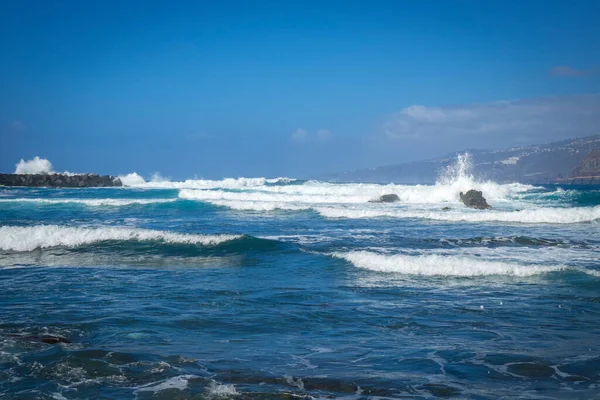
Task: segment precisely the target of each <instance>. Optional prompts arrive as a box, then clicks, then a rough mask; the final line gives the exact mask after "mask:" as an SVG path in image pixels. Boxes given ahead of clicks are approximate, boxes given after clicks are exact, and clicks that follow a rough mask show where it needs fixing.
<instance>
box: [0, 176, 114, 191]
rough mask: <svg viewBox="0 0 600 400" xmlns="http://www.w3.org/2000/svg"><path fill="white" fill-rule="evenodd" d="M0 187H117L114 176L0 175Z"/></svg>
mask: <svg viewBox="0 0 600 400" xmlns="http://www.w3.org/2000/svg"><path fill="white" fill-rule="evenodd" d="M0 186H30V187H73V188H77V187H79V188H81V187H119V186H123V184H122V183H121V180H120V179H119V178H117V177H115V176H110V175H98V174H77V175H66V174H0Z"/></svg>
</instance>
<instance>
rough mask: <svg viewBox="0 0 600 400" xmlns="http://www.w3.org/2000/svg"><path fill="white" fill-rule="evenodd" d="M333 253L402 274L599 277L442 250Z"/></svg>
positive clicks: (362, 265) (373, 268) (561, 267)
mask: <svg viewBox="0 0 600 400" xmlns="http://www.w3.org/2000/svg"><path fill="white" fill-rule="evenodd" d="M333 256H334V257H337V258H341V259H344V260H346V261H349V262H351V263H352V264H353V265H354V266H356V267H358V268H362V269H367V270H371V271H376V272H391V273H398V274H404V275H420V276H453V277H478V276H493V275H503V276H516V277H527V276H533V275H539V274H545V273H550V272H556V271H565V270H573V271H578V272H583V273H586V274H589V275H592V276H599V277H600V273H599V272H598V271H595V270H586V269H583V268H576V267H569V266H566V265H552V266H550V265H525V264H519V263H512V262H502V261H491V260H481V259H478V258H476V257H468V256H451V255H450V256H449V255H442V254H427V255H405V254H396V255H386V254H377V253H373V252H369V251H352V252H347V253H334V254H333Z"/></svg>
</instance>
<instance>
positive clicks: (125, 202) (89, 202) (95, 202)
mask: <svg viewBox="0 0 600 400" xmlns="http://www.w3.org/2000/svg"><path fill="white" fill-rule="evenodd" d="M175 201H177V199H69V198H65V199H40V198H37V199H29V198H12V199H0V203H35V204H69V203H72V204H83V205H86V206H92V207H98V206H114V207H121V206H129V205H132V204H142V205H143V204H154V203H172V202H175Z"/></svg>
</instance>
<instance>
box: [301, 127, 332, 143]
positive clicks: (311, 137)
mask: <svg viewBox="0 0 600 400" xmlns="http://www.w3.org/2000/svg"><path fill="white" fill-rule="evenodd" d="M332 137H333V133H331V131H330V130H329V129H319V130H318V131H317V132H316V133H315V134H312V133H310V132H309V131H307V130H306V129H302V128H298V129H296V130H295V131H294V132H292V139H293V140H294V141H296V142H311V141H319V142H326V141H328V140H330V139H331V138H332Z"/></svg>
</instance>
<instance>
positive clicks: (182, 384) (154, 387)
mask: <svg viewBox="0 0 600 400" xmlns="http://www.w3.org/2000/svg"><path fill="white" fill-rule="evenodd" d="M192 378H197V376H196V375H179V376H174V377H173V378H169V379H167V380H164V381H161V382H158V383H149V384H147V385H143V386H139V387H138V388H136V390H135V391H134V393H138V392H160V391H161V390H166V389H177V390H185V389H187V387H188V381H189V380H190V379H192Z"/></svg>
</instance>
